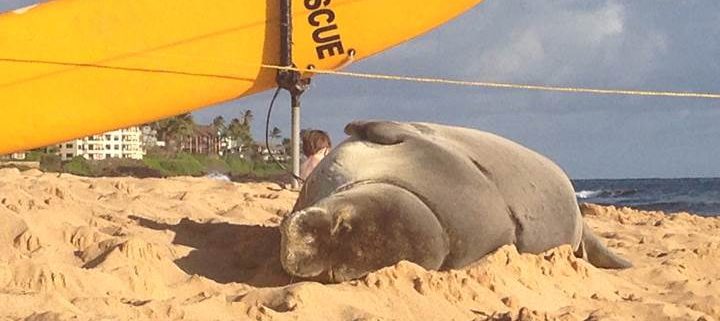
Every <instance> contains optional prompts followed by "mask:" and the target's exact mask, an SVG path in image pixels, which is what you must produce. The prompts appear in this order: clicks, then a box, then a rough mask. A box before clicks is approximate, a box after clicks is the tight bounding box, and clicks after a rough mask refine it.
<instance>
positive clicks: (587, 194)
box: [575, 190, 602, 199]
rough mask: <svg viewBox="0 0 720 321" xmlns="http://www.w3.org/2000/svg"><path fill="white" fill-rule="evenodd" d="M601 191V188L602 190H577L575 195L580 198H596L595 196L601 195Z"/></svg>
mask: <svg viewBox="0 0 720 321" xmlns="http://www.w3.org/2000/svg"><path fill="white" fill-rule="evenodd" d="M601 192H602V190H600V191H579V192H575V197H577V198H580V199H588V198H594V197H597V196H598V195H600V193H601Z"/></svg>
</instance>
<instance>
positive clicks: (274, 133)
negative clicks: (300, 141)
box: [270, 127, 282, 141]
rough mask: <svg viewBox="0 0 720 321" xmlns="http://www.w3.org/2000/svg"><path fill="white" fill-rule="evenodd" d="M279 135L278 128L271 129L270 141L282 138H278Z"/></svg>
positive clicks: (280, 132)
mask: <svg viewBox="0 0 720 321" xmlns="http://www.w3.org/2000/svg"><path fill="white" fill-rule="evenodd" d="M280 134H282V131H281V130H280V128H277V127H273V129H272V131H271V132H270V138H271V139H272V140H271V141H275V140H277V139H278V138H280V137H282V136H280Z"/></svg>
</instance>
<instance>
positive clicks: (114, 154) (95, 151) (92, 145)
mask: <svg viewBox="0 0 720 321" xmlns="http://www.w3.org/2000/svg"><path fill="white" fill-rule="evenodd" d="M141 138H142V132H141V131H140V129H139V128H138V127H130V128H127V129H120V130H115V131H111V132H107V133H104V134H99V135H93V136H89V137H85V138H82V139H76V140H73V141H69V142H65V143H62V144H59V145H58V146H57V147H58V154H59V155H60V158H62V160H64V161H65V160H71V159H73V158H74V157H77V156H82V157H85V158H86V159H91V160H102V159H108V158H132V159H142V158H143V156H144V155H145V151H144V150H143V148H142V140H141Z"/></svg>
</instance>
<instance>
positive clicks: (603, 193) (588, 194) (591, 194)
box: [575, 189, 639, 199]
mask: <svg viewBox="0 0 720 321" xmlns="http://www.w3.org/2000/svg"><path fill="white" fill-rule="evenodd" d="M638 192H639V191H638V190H637V189H615V190H603V189H601V190H583V191H579V192H575V196H576V197H577V198H579V199H589V198H614V197H627V196H631V195H635V194H637V193H638Z"/></svg>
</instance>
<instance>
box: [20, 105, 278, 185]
mask: <svg viewBox="0 0 720 321" xmlns="http://www.w3.org/2000/svg"><path fill="white" fill-rule="evenodd" d="M253 118H254V115H253V113H252V111H250V110H244V111H242V112H241V113H240V114H239V115H238V117H235V118H232V119H231V120H230V121H226V120H225V119H224V118H223V117H222V116H218V117H216V118H215V119H213V122H212V124H211V126H212V127H213V129H214V130H215V131H216V132H217V134H218V135H219V138H220V139H223V140H224V139H230V140H231V141H233V143H232V144H230V146H226V148H227V149H228V152H235V154H230V155H226V156H218V155H200V154H190V153H186V152H183V151H187V150H191V151H192V148H190V149H188V148H187V144H188V139H192V138H191V137H190V136H191V135H192V134H193V133H195V132H196V131H197V130H198V128H199V127H198V125H197V124H196V123H195V121H194V119H193V117H192V114H190V113H185V114H181V115H178V116H174V117H170V118H167V119H163V120H159V121H156V122H152V123H148V124H147V125H148V126H150V128H151V129H152V130H153V131H154V132H155V133H156V134H157V138H158V139H159V140H162V141H164V142H165V143H166V145H165V147H157V146H155V147H149V148H148V150H147V152H148V154H147V155H146V156H145V157H144V159H143V160H133V159H117V158H111V159H105V160H87V159H85V158H83V157H75V158H73V159H72V160H70V161H65V162H63V161H61V158H60V156H57V155H55V152H57V149H56V148H54V147H49V148H47V149H37V150H33V151H30V152H28V153H27V154H26V157H27V160H28V161H38V162H39V163H40V169H41V170H43V171H46V172H62V173H70V174H74V175H78V176H90V177H100V176H109V177H113V176H135V177H168V176H204V175H207V174H224V175H228V176H229V177H231V178H233V179H256V178H259V179H264V178H269V177H279V176H286V172H285V170H284V169H282V168H281V166H279V165H277V164H275V163H273V162H266V161H264V160H263V159H262V158H261V155H260V154H259V153H258V148H257V145H256V143H255V141H254V140H253V137H252V135H251V124H252V120H253ZM281 134H282V132H281V130H280V129H279V128H277V127H274V128H273V129H272V131H271V132H270V137H271V139H272V142H274V143H278V142H282V144H283V145H284V146H285V147H286V148H288V146H289V143H290V140H289V139H287V138H286V139H283V137H282V136H281ZM240 147H243V148H240ZM241 150H242V154H238V153H239V152H240V151H241Z"/></svg>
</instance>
